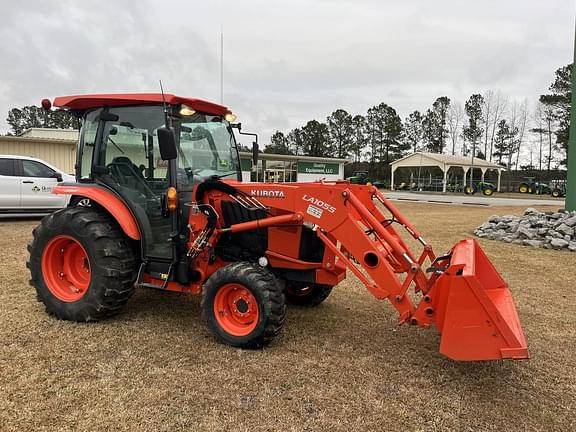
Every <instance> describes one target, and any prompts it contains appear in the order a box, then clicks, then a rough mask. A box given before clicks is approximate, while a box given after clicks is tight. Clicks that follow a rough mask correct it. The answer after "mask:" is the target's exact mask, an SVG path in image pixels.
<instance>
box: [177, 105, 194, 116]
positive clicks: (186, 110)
mask: <svg viewBox="0 0 576 432" xmlns="http://www.w3.org/2000/svg"><path fill="white" fill-rule="evenodd" d="M195 112H196V110H194V109H192V108H190V107H189V106H188V105H182V106H181V107H180V111H179V113H180V115H181V116H191V115H193V114H194V113H195Z"/></svg>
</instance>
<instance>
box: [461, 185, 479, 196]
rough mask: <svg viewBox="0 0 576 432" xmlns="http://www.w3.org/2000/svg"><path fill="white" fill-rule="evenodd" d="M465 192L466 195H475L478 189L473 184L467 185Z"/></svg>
mask: <svg viewBox="0 0 576 432" xmlns="http://www.w3.org/2000/svg"><path fill="white" fill-rule="evenodd" d="M464 193H465V194H466V195H474V194H475V193H476V189H474V187H473V186H466V187H465V188H464Z"/></svg>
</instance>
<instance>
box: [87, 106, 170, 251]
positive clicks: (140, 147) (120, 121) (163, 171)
mask: <svg viewBox="0 0 576 432" xmlns="http://www.w3.org/2000/svg"><path fill="white" fill-rule="evenodd" d="M163 124H164V112H163V109H162V106H147V107H144V106H138V107H116V108H115V107H113V108H108V109H106V112H105V113H104V114H102V115H101V116H100V120H99V126H98V132H97V139H96V140H97V141H98V147H97V149H96V150H95V155H94V156H93V169H92V173H93V176H94V179H95V180H97V181H99V182H102V183H104V184H105V185H106V186H107V187H109V188H112V189H113V190H114V191H115V192H116V193H117V194H118V195H120V196H121V197H122V198H123V200H124V202H125V203H126V205H127V206H128V207H129V208H130V210H131V211H132V213H133V214H134V216H135V217H136V219H137V220H138V225H139V226H140V230H141V233H142V237H143V239H142V240H143V241H142V248H143V255H144V257H146V258H150V259H151V260H153V261H162V262H172V261H173V259H174V251H173V249H174V248H173V239H172V237H171V235H172V233H173V232H174V231H177V227H175V226H173V222H172V219H171V218H170V217H169V215H167V214H166V213H165V212H164V207H163V196H164V194H165V192H166V189H167V188H168V180H167V175H168V169H167V166H166V164H165V163H164V162H163V161H162V160H161V159H160V154H159V152H158V138H157V134H156V130H157V129H158V128H159V127H161V126H163ZM85 126H89V124H88V122H85Z"/></svg>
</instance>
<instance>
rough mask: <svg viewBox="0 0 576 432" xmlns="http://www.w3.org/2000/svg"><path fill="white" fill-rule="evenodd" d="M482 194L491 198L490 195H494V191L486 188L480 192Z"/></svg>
mask: <svg viewBox="0 0 576 432" xmlns="http://www.w3.org/2000/svg"><path fill="white" fill-rule="evenodd" d="M482 193H483V194H484V195H486V196H492V195H494V189H492V188H486V189H484V190H483V191H482Z"/></svg>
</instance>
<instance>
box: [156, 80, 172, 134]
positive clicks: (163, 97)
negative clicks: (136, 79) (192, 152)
mask: <svg viewBox="0 0 576 432" xmlns="http://www.w3.org/2000/svg"><path fill="white" fill-rule="evenodd" d="M158 81H160V93H162V104H163V105H164V123H166V127H170V125H169V120H170V119H169V118H168V104H167V103H166V96H164V87H162V80H158Z"/></svg>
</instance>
